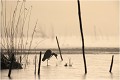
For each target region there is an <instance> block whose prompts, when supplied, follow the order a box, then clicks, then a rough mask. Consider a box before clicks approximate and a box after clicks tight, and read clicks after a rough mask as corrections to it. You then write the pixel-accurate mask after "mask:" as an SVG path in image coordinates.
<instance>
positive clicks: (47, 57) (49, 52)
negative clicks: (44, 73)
mask: <svg viewBox="0 0 120 80" xmlns="http://www.w3.org/2000/svg"><path fill="white" fill-rule="evenodd" d="M53 55H54V56H55V57H56V59H57V54H56V53H52V51H51V50H50V49H48V50H47V51H46V52H45V54H44V56H43V58H42V61H45V60H46V59H47V66H48V60H49V59H50V58H51V57H52V56H53Z"/></svg>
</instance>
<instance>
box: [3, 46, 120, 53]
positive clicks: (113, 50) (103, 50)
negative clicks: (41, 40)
mask: <svg viewBox="0 0 120 80" xmlns="http://www.w3.org/2000/svg"><path fill="white" fill-rule="evenodd" d="M3 50H4V51H5V52H6V49H3ZM28 50H29V49H22V52H23V53H20V52H21V49H17V51H19V54H27V53H28ZM46 50H47V49H30V50H29V54H39V52H40V51H42V52H45V51H46ZM51 50H52V51H53V52H56V53H59V50H58V49H55V48H51ZM61 51H62V52H63V53H62V54H82V49H81V48H62V49H61ZM119 51H120V48H108V47H105V48H103V47H94V48H93V47H90V48H89V47H86V48H85V53H86V54H94V53H95V54H101V53H102V54H103V53H104V54H119Z"/></svg>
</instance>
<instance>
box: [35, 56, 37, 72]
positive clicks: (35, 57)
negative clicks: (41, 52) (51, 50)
mask: <svg viewBox="0 0 120 80" xmlns="http://www.w3.org/2000/svg"><path fill="white" fill-rule="evenodd" d="M36 57H37V56H36V55H35V72H34V74H36Z"/></svg>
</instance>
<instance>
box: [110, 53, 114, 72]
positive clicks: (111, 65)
mask: <svg viewBox="0 0 120 80" xmlns="http://www.w3.org/2000/svg"><path fill="white" fill-rule="evenodd" d="M113 59H114V55H112V60H111V65H110V70H109V72H110V73H111V71H112V66H113Z"/></svg>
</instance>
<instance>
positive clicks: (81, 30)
mask: <svg viewBox="0 0 120 80" xmlns="http://www.w3.org/2000/svg"><path fill="white" fill-rule="evenodd" d="M77 2H78V15H79V23H80V32H81V38H82V51H83V60H84V67H85V74H86V73H87V66H86V59H85V51H84V35H83V29H82V20H81V12H80V2H79V0H78V1H77Z"/></svg>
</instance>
